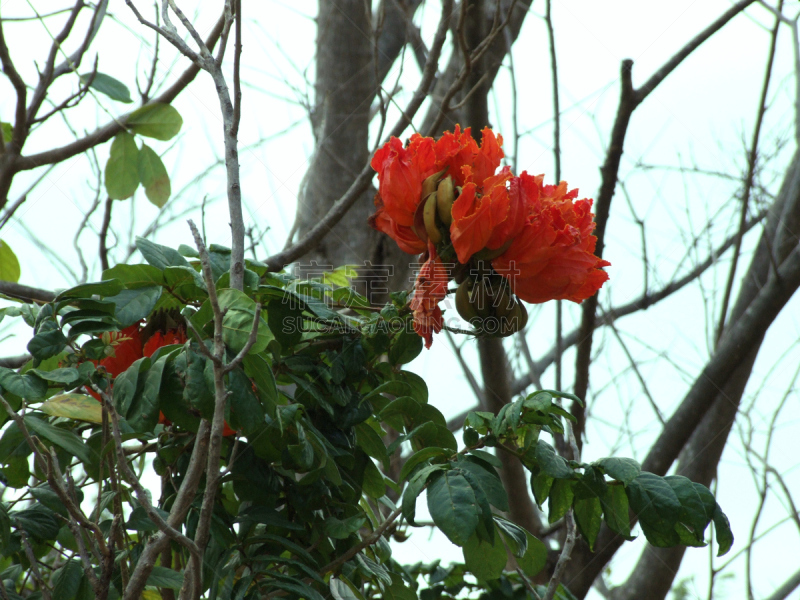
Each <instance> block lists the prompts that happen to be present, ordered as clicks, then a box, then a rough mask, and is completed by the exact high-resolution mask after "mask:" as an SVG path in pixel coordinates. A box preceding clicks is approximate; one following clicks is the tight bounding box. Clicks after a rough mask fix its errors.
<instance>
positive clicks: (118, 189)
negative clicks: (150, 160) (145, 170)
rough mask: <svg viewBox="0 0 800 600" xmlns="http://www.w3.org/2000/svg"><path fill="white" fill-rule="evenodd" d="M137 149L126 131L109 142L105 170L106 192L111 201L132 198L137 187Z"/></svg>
mask: <svg viewBox="0 0 800 600" xmlns="http://www.w3.org/2000/svg"><path fill="white" fill-rule="evenodd" d="M138 165H139V148H138V147H137V146H136V140H135V139H134V138H133V136H132V135H131V134H130V133H128V132H127V131H120V132H119V133H118V134H117V135H115V136H114V141H113V142H111V154H110V155H109V157H108V162H107V163H106V169H105V180H106V191H107V192H108V197H109V198H111V199H113V200H124V199H126V198H130V197H131V196H133V193H134V192H135V191H136V188H138V187H139V166H138Z"/></svg>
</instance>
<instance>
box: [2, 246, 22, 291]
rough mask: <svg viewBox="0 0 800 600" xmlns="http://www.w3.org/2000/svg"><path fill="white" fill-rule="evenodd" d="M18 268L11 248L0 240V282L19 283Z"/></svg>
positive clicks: (17, 262)
mask: <svg viewBox="0 0 800 600" xmlns="http://www.w3.org/2000/svg"><path fill="white" fill-rule="evenodd" d="M19 276H20V268H19V260H18V259H17V255H16V254H14V251H13V250H11V247H10V246H9V245H8V244H6V243H5V242H4V241H3V240H0V281H10V282H11V283H17V282H18V281H19Z"/></svg>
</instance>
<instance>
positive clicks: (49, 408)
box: [42, 394, 103, 423]
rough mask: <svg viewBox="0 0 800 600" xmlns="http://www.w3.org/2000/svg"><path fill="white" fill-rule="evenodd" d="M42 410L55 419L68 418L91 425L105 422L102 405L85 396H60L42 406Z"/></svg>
mask: <svg viewBox="0 0 800 600" xmlns="http://www.w3.org/2000/svg"><path fill="white" fill-rule="evenodd" d="M42 410H43V411H44V412H46V413H47V414H48V415H51V416H53V417H66V418H67V419H74V420H77V421H89V422H90V423H102V422H103V409H102V408H101V406H100V403H99V402H98V401H97V400H95V399H94V398H92V397H91V396H87V395H85V394H60V395H58V396H53V397H52V398H50V400H48V401H47V402H45V403H44V404H42Z"/></svg>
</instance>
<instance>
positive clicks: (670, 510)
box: [625, 471, 681, 548]
mask: <svg viewBox="0 0 800 600" xmlns="http://www.w3.org/2000/svg"><path fill="white" fill-rule="evenodd" d="M625 491H626V492H627V494H628V500H629V501H630V506H631V508H632V509H633V511H634V512H635V513H636V514H637V515H638V517H639V524H640V525H641V527H642V531H643V532H644V535H645V537H646V538H647V541H648V542H650V543H651V544H653V545H654V546H658V547H661V548H668V547H670V546H674V545H676V544H677V543H678V542H679V538H678V533H677V532H676V531H675V525H676V523H677V522H678V520H679V519H680V516H681V503H680V501H679V500H678V497H677V496H676V495H675V492H674V491H673V489H672V487H670V485H669V483H667V482H666V481H665V480H664V478H663V477H659V476H658V475H654V474H653V473H648V472H646V471H645V472H642V473H641V474H640V475H639V476H638V477H636V479H634V480H633V481H631V482H630V483H629V484H628V486H627V487H626V488H625Z"/></svg>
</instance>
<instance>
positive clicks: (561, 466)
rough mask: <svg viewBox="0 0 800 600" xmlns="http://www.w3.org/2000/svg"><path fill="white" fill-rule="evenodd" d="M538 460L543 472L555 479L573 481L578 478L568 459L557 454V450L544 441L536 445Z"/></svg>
mask: <svg viewBox="0 0 800 600" xmlns="http://www.w3.org/2000/svg"><path fill="white" fill-rule="evenodd" d="M536 460H537V461H538V462H539V467H541V469H542V471H544V472H545V473H547V474H548V475H549V476H550V477H552V478H554V479H573V478H575V477H576V476H577V475H576V473H575V471H574V470H573V469H572V467H570V466H569V463H568V462H567V459H565V458H564V457H563V456H559V455H558V454H556V451H555V448H553V447H552V446H551V445H550V444H548V443H547V442H544V441H542V440H539V441H538V442H537V444H536Z"/></svg>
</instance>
